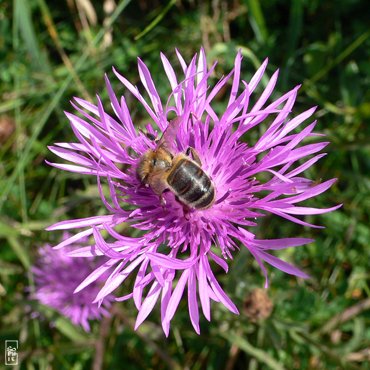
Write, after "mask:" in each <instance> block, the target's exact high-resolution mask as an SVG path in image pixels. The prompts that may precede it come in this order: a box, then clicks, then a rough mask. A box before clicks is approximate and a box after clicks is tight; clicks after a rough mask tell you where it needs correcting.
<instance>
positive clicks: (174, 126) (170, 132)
mask: <svg viewBox="0 0 370 370" xmlns="http://www.w3.org/2000/svg"><path fill="white" fill-rule="evenodd" d="M180 124H181V117H176V118H174V119H173V120H171V121H170V122H169V123H168V126H167V128H166V129H165V130H164V132H163V135H162V137H161V138H160V139H159V141H158V147H160V146H164V147H165V148H166V149H168V150H169V151H170V152H171V153H174V152H176V149H177V146H176V134H177V131H178V129H179V127H180Z"/></svg>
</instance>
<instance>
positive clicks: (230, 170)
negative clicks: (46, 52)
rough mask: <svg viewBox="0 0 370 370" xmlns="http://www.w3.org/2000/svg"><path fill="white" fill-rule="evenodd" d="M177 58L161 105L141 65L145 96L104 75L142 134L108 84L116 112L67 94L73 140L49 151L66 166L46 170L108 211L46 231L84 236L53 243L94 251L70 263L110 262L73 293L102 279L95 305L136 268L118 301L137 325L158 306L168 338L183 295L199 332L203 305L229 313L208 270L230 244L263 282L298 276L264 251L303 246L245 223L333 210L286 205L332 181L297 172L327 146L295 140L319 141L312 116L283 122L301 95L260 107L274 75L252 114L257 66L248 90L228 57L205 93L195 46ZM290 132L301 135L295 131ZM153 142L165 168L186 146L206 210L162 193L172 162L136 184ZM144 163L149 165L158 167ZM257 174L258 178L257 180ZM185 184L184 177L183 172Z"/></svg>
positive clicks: (223, 260) (223, 262) (207, 72)
mask: <svg viewBox="0 0 370 370" xmlns="http://www.w3.org/2000/svg"><path fill="white" fill-rule="evenodd" d="M177 57H178V60H179V64H180V67H181V69H182V76H181V77H178V76H177V75H176V73H175V70H174V68H173V67H172V65H171V64H170V62H169V61H168V59H167V58H166V57H165V56H164V55H161V58H162V63H163V66H164V72H165V74H166V76H167V78H168V81H169V85H170V87H171V94H170V96H169V97H168V98H166V99H164V100H162V99H161V98H160V96H159V94H158V92H157V89H156V87H155V84H154V81H153V79H152V76H151V74H150V72H149V70H148V68H147V67H146V65H145V64H144V63H143V62H142V61H141V60H140V59H139V60H138V69H139V76H140V80H141V83H142V85H143V87H144V90H145V93H146V94H147V98H145V96H144V94H143V93H142V92H140V91H139V89H138V88H137V87H136V86H134V85H132V84H131V83H130V82H129V81H128V80H127V79H126V78H125V77H123V76H121V75H120V74H119V73H118V72H117V71H116V70H114V73H115V74H116V76H117V77H118V79H119V80H120V81H121V82H122V84H123V86H124V87H125V88H126V89H127V90H128V91H129V92H130V93H131V94H132V95H133V96H134V97H135V98H136V99H137V101H138V102H139V103H140V104H141V105H142V106H143V107H144V108H145V110H146V112H147V114H148V120H149V121H148V123H147V125H146V131H147V133H146V134H145V133H143V132H142V131H140V130H138V129H137V128H135V125H134V123H133V120H132V117H131V115H130V112H129V108H128V106H127V104H126V100H125V98H124V97H123V96H121V97H120V98H117V96H116V95H115V93H114V92H113V90H112V87H111V84H110V82H109V80H108V78H107V77H106V86H107V89H108V93H109V97H110V103H111V107H112V108H113V111H114V115H110V114H108V113H107V112H106V111H105V110H104V108H103V104H102V102H101V100H100V98H99V97H98V98H97V104H96V105H94V104H92V103H89V102H87V101H85V100H82V99H79V98H76V99H75V102H73V103H72V105H73V107H74V108H75V109H76V111H77V112H78V113H79V115H75V114H71V113H66V114H67V117H68V119H69V121H70V123H71V126H72V129H73V131H74V133H75V135H76V138H77V140H78V142H77V143H58V144H56V145H55V146H53V147H51V148H50V149H51V151H52V152H54V153H55V154H57V155H58V156H60V157H61V158H63V159H65V160H68V161H70V162H72V163H73V164H57V163H53V165H54V166H56V167H58V168H61V169H64V170H68V171H72V172H77V173H80V174H86V175H94V176H96V177H97V179H98V188H99V191H100V194H101V198H102V201H103V202H104V204H105V206H106V208H107V211H108V214H107V215H105V216H93V217H89V218H86V219H79V220H71V221H63V222H60V223H57V224H55V225H53V226H51V227H50V228H49V230H58V229H72V228H83V229H84V230H82V231H80V232H79V233H77V234H76V235H74V236H73V237H71V238H70V239H69V240H66V241H64V242H63V243H61V244H60V245H59V246H58V247H63V246H65V245H68V244H69V243H70V242H74V241H76V240H78V239H79V238H81V237H86V236H87V235H91V234H93V236H94V239H95V245H93V246H92V247H87V248H79V249H77V250H75V251H73V252H72V253H71V255H73V256H74V257H89V256H93V255H94V256H95V255H98V256H105V257H108V258H109V260H108V261H107V262H104V263H102V264H101V266H100V267H99V268H97V269H96V270H95V271H94V272H93V273H92V274H91V275H90V276H89V277H88V278H87V279H85V280H84V281H83V282H82V283H81V285H80V286H79V288H78V290H82V289H83V288H86V287H87V286H88V285H89V284H91V283H92V282H93V281H94V280H95V279H96V278H98V277H99V276H100V275H101V274H104V273H107V272H108V271H109V274H110V276H109V278H108V279H107V280H106V282H105V285H104V287H103V288H102V289H101V290H100V292H99V293H98V295H97V297H96V299H95V300H96V301H100V300H102V299H104V297H106V296H107V295H109V294H110V293H111V292H113V291H114V290H115V289H116V288H118V287H119V286H121V285H122V284H123V283H124V281H125V279H126V278H127V277H128V276H130V275H133V274H134V272H136V278H135V281H134V285H133V290H132V292H129V293H128V294H127V295H125V296H123V297H120V298H117V300H125V299H129V298H133V300H134V302H135V305H136V307H137V309H138V311H139V312H138V316H137V321H136V327H138V326H139V325H140V324H141V323H142V322H143V321H144V320H145V319H146V317H147V316H148V315H149V313H150V312H151V311H152V309H153V307H154V306H155V304H156V302H157V301H160V305H161V318H162V327H163V330H164V332H165V333H166V335H168V333H169V328H170V321H171V319H172V318H173V316H174V314H175V311H176V309H177V307H178V304H179V302H180V299H181V298H182V296H183V295H184V292H185V291H187V298H188V309H189V315H190V319H191V322H192V325H193V327H194V329H195V330H196V332H197V333H199V330H200V329H199V308H201V310H202V312H203V314H204V316H205V317H206V318H207V319H208V320H210V318H211V311H210V302H211V301H212V300H213V301H217V302H221V303H222V304H223V305H224V306H226V307H227V308H228V309H229V310H230V311H232V312H234V313H238V309H237V308H236V306H235V305H234V303H233V302H232V301H231V300H230V298H229V297H228V296H227V295H226V293H225V292H224V291H223V289H222V288H221V286H220V285H219V283H218V282H217V279H216V276H215V275H214V273H213V272H212V266H215V265H219V266H220V267H221V268H222V269H224V270H225V272H227V271H228V264H227V260H228V259H229V258H230V259H231V258H232V257H233V253H234V252H235V251H237V250H238V249H239V248H247V249H248V250H249V252H250V253H251V254H252V255H253V256H254V258H255V259H256V261H257V263H258V264H259V265H260V266H261V268H262V271H263V273H264V275H265V276H266V285H267V271H266V268H265V265H264V262H266V263H268V264H270V265H272V266H274V267H276V268H278V269H280V270H282V271H284V272H286V273H288V274H292V275H296V276H299V277H303V278H305V277H307V275H306V274H305V273H304V272H302V271H300V270H299V269H298V268H296V267H294V266H292V265H290V264H288V263H287V262H284V261H282V260H281V259H279V258H277V257H275V256H273V255H271V254H270V253H269V252H268V251H269V250H278V249H283V248H287V247H293V246H300V245H303V244H306V243H309V242H311V240H310V239H305V238H286V239H274V240H271V239H270V240H259V239H256V238H255V235H254V234H253V227H254V226H256V225H257V224H258V219H259V218H260V217H263V215H264V214H266V213H273V214H275V215H277V216H280V217H281V218H284V219H286V220H289V221H292V222H295V223H298V224H301V225H306V226H312V227H318V226H316V225H311V224H309V223H307V222H305V221H303V220H301V219H300V218H298V217H297V216H300V215H311V214H319V213H325V212H329V211H331V210H334V209H335V208H336V207H333V208H328V209H316V208H309V207H302V206H297V205H296V204H297V203H299V202H301V201H304V200H306V199H309V198H312V197H315V196H316V195H318V194H320V193H322V192H324V191H325V190H327V189H328V188H329V187H330V186H331V185H332V184H333V182H334V181H335V180H329V181H326V182H324V183H322V184H316V183H315V182H313V181H311V180H309V179H307V178H305V177H304V176H303V174H302V173H303V171H304V170H306V169H307V168H308V167H310V166H311V165H313V164H314V163H315V162H316V161H318V160H319V159H320V158H321V157H322V156H323V155H324V154H318V153H319V152H320V151H321V150H322V149H323V148H324V147H325V146H326V145H327V144H328V143H327V142H319V143H310V144H302V142H303V140H304V139H306V138H307V137H312V136H317V135H316V134H314V133H313V129H314V127H315V123H316V122H315V121H309V122H308V124H307V123H306V120H308V119H309V118H310V117H311V116H312V114H313V113H314V111H315V108H311V109H309V110H307V111H305V112H303V113H301V114H299V115H297V116H295V117H290V114H291V111H292V108H293V105H294V102H295V99H296V96H297V91H298V88H299V87H296V88H294V89H293V90H291V91H289V92H288V93H286V94H284V95H283V96H281V97H280V98H279V99H277V100H275V101H272V102H268V100H269V98H270V97H271V94H272V92H273V91H274V87H275V84H276V80H277V76H278V72H276V73H275V74H274V75H273V76H272V77H271V79H270V80H269V82H268V84H267V86H266V87H265V89H264V91H263V93H262V94H261V95H260V97H259V98H258V99H256V103H255V104H254V105H253V106H251V104H250V98H251V96H252V94H254V91H255V89H256V88H257V86H258V85H259V83H260V81H261V79H262V76H263V75H264V73H265V69H266V66H267V61H265V62H264V63H263V64H262V65H261V67H260V68H259V69H258V71H257V72H256V74H255V75H254V76H253V77H252V79H251V80H250V81H249V82H245V81H241V78H240V75H241V62H242V57H241V54H240V53H238V54H237V55H236V58H235V66H234V69H233V70H232V71H231V72H230V74H228V75H227V76H225V77H222V78H221V79H220V80H219V81H218V82H217V83H216V84H215V85H214V86H213V87H210V76H211V75H212V74H213V71H214V67H215V65H213V66H212V67H211V68H208V67H207V61H206V56H205V52H204V50H203V49H201V50H200V53H199V57H197V56H194V57H193V59H192V60H191V61H190V63H189V64H187V63H186V62H185V61H184V59H183V57H182V56H181V54H180V53H178V52H177ZM229 85H230V96H229V98H228V102H227V104H225V110H224V111H223V112H222V113H221V114H218V113H217V112H216V110H215V109H214V104H213V102H214V98H215V97H216V96H217V94H218V93H219V92H220V90H221V89H223V90H224V88H225V87H227V86H229ZM171 116H172V117H171ZM170 117H171V118H170ZM174 117H175V118H174ZM173 118H174V119H173ZM266 120H269V122H270V121H272V123H271V124H270V126H269V127H268V128H267V129H266V131H265V132H264V133H263V135H262V136H261V137H260V138H259V140H257V142H254V143H252V142H249V141H248V138H249V136H248V133H249V131H250V130H251V129H253V128H255V127H256V126H258V125H260V124H261V123H263V122H265V121H266ZM300 125H304V128H303V129H301V130H300V131H298V132H296V130H295V129H296V128H297V127H298V126H300ZM162 145H164V147H165V149H166V150H167V151H168V152H170V153H171V156H172V158H173V163H172V165H173V164H174V162H175V160H176V158H178V156H179V155H186V153H189V156H188V158H189V160H191V161H192V162H197V159H196V158H194V157H195V156H194V155H192V154H190V152H189V151H188V148H193V149H194V153H196V156H199V167H200V168H201V170H202V171H203V172H204V174H205V175H206V176H207V177H208V178H209V179H210V180H211V181H212V184H213V186H214V189H215V198H214V202H213V203H212V204H211V205H210V207H208V208H205V209H198V208H197V207H196V206H192V204H191V205H190V206H189V204H187V202H186V201H184V199H183V198H181V196H180V193H181V191H179V190H177V191H174V189H173V187H172V188H171V187H170V186H167V189H165V188H166V185H168V184H169V181H170V180H168V179H169V178H168V177H166V176H168V174H169V173H170V172H171V168H170V167H171V166H167V165H168V163H170V162H171V161H170V160H169V161H168V163H167V162H163V163H162V164H163V169H162V172H161V171H159V172H158V173H153V171H152V172H151V176H152V177H151V178H150V180H149V181H140V180H139V179H138V176H137V170H138V166H139V163H141V161H142V159H141V158H142V157H143V156H145V155H148V153H156V154H158V148H159V147H161V148H162ZM148 151H149V152H148ZM153 160H154V162H152V165H153V164H154V163H156V162H155V159H153ZM160 164H161V163H159V164H158V163H157V165H160ZM123 168H124V170H123ZM166 171H167V172H166ZM261 174H263V177H262V179H259V177H260V175H261ZM199 176H200V175H199V174H198V175H197V176H195V177H199ZM163 177H164V178H165V179H167V180H163ZM102 179H105V180H106V181H107V183H108V186H109V190H110V196H109V199H107V198H106V197H105V196H104V195H103V191H102V185H101V181H102ZM186 179H187V180H186V181H188V180H189V176H187V177H186ZM166 181H167V182H166ZM194 181H195V180H194ZM193 186H197V187H198V188H197V189H198V192H200V193H202V192H203V193H204V192H205V191H206V190H207V189H204V183H202V182H201V181H200V182H199V181H198V183H197V185H194V184H192V183H191V182H189V181H188V182H187V183H186V187H187V190H186V189H185V190H183V191H184V192H187V191H188V189H189V187H193ZM202 187H203V188H202ZM168 188H169V189H168ZM201 189H203V190H201ZM162 190H164V191H163V193H162ZM198 195H199V194H198ZM123 222H125V223H129V224H130V226H131V227H132V228H133V229H136V230H138V231H139V232H138V233H136V234H138V235H139V236H136V237H128V236H124V235H121V234H119V233H118V232H117V231H116V229H115V227H116V226H117V225H119V224H121V223H123ZM103 230H105V231H106V232H108V234H109V236H110V237H109V239H104V238H103V237H102V234H101V231H103ZM199 306H200V307H199Z"/></svg>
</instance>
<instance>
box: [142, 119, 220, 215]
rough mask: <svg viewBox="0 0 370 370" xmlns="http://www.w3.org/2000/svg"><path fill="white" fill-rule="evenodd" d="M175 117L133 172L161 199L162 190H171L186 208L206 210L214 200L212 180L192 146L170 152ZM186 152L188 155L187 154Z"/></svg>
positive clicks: (175, 125) (174, 140) (173, 140)
mask: <svg viewBox="0 0 370 370" xmlns="http://www.w3.org/2000/svg"><path fill="white" fill-rule="evenodd" d="M180 122H181V121H180V118H179V117H177V118H176V119H174V120H173V121H171V122H170V123H169V125H168V128H167V129H166V130H165V132H164V133H163V135H162V138H161V139H160V140H159V142H158V145H157V147H156V149H154V150H153V149H149V150H148V151H146V152H145V153H144V154H143V156H142V157H141V158H140V160H139V163H138V166H137V169H136V174H137V177H138V179H139V180H140V182H141V183H142V184H143V185H146V186H150V187H151V188H152V190H153V191H154V193H156V194H157V195H158V196H159V197H160V198H161V202H162V203H163V202H164V199H163V192H165V191H168V190H169V191H171V192H172V193H173V194H174V195H175V196H176V199H177V200H178V201H179V202H180V203H182V204H183V205H185V206H186V207H188V208H193V209H198V210H200V209H207V208H209V207H211V206H212V204H213V203H214V201H215V195H216V190H215V187H214V185H213V182H212V180H211V179H210V178H209V176H208V175H207V174H206V173H205V172H204V171H203V169H202V162H201V160H200V158H199V156H198V154H197V152H196V151H195V149H194V148H192V147H189V148H188V149H187V150H186V152H185V153H182V152H180V153H177V154H174V143H175V142H176V138H175V136H176V132H177V128H178V126H179V124H180ZM190 154H191V156H192V158H191V157H190Z"/></svg>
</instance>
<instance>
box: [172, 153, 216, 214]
mask: <svg viewBox="0 0 370 370" xmlns="http://www.w3.org/2000/svg"><path fill="white" fill-rule="evenodd" d="M167 182H168V185H169V186H170V187H171V188H172V190H173V192H174V193H175V195H177V197H178V198H179V200H180V201H181V202H182V203H184V204H186V205H187V206H189V207H192V208H196V209H205V208H208V207H210V206H211V205H212V203H213V201H214V197H215V189H214V186H213V184H212V181H211V180H210V178H209V177H208V176H207V175H206V173H205V172H204V171H203V170H202V168H201V167H199V166H198V165H197V164H195V163H194V162H192V161H190V160H187V159H185V158H184V159H181V160H179V162H178V163H177V164H176V165H175V168H173V170H172V172H171V173H170V175H169V176H168V178H167Z"/></svg>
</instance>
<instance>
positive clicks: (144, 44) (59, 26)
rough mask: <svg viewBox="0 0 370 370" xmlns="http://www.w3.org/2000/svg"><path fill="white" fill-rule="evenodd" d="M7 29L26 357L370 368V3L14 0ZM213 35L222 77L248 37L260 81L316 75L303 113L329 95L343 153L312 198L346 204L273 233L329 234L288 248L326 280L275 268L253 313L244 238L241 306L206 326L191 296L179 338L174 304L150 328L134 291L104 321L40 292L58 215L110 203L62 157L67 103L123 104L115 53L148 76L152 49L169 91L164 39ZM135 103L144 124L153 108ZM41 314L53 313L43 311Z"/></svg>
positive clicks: (87, 362) (4, 228) (16, 335)
mask: <svg viewBox="0 0 370 370" xmlns="http://www.w3.org/2000/svg"><path fill="white" fill-rule="evenodd" d="M51 4H52V5H51ZM0 29H1V32H0V81H1V83H0V96H1V99H0V143H1V147H0V207H1V213H0V240H1V251H0V253H1V259H0V307H1V308H0V341H1V343H2V346H3V343H4V341H5V339H18V340H19V343H20V360H21V361H20V363H21V366H20V368H22V369H50V368H53V369H85V368H93V369H99V368H106V369H118V368H124V369H168V368H171V369H192V370H193V369H209V370H212V369H227V370H231V369H250V370H254V369H338V368H342V369H369V368H370V365H369V362H370V350H369V348H370V329H369V327H370V325H369V322H370V314H369V309H370V298H369V278H370V272H369V260H370V255H369V254H370V253H369V241H370V228H369V225H370V222H369V213H370V179H369V176H368V175H369V173H370V159H369V158H370V146H369V143H370V135H369V125H370V89H369V86H370V83H369V80H370V62H369V61H370V30H369V19H368V2H367V1H365V0H346V1H345V0H341V1H334V0H329V1H318V0H311V1H308V0H290V1H282V0H271V1H264V2H263V1H259V0H244V1H243V0H231V1H225V0H213V1H196V0H190V1H180V0H178V1H176V0H169V1H166V2H162V1H158V0H154V1H145V0H139V1H129V0H124V1H119V0H115V1H114V0H104V1H96V0H84V1H82V0H62V1H58V2H47V1H45V0H14V1H12V2H10V1H2V2H0ZM201 45H203V46H204V47H205V49H206V51H207V54H208V56H209V58H210V61H212V60H215V59H218V60H219V65H218V67H217V75H218V76H221V75H222V74H223V73H226V72H228V71H229V70H230V69H231V68H232V65H233V60H234V57H235V54H236V52H237V50H238V49H241V50H242V52H243V55H244V64H243V78H244V79H246V80H247V81H248V79H249V78H250V76H251V75H252V74H253V73H254V71H255V69H256V68H257V67H258V66H259V65H260V63H261V62H262V61H263V60H264V59H265V58H266V57H268V58H269V61H270V63H269V66H268V74H270V75H271V74H272V73H273V71H274V70H275V69H276V68H278V67H279V68H280V71H281V72H280V79H279V82H278V86H277V89H276V93H277V94H281V93H283V92H285V91H286V90H287V89H290V88H292V87H294V86H295V85H297V84H302V88H301V90H300V95H299V98H298V102H297V104H296V107H295V109H296V112H299V111H302V110H304V109H306V108H307V107H310V106H313V105H317V106H318V107H319V109H318V111H317V113H316V118H317V119H318V121H319V123H318V130H317V131H320V132H323V133H325V134H326V135H327V137H328V139H329V140H330V141H331V145H330V146H329V148H328V152H329V155H328V156H326V157H325V158H323V159H322V160H321V161H320V162H319V163H318V164H316V165H315V168H314V169H311V170H310V171H309V176H310V177H311V178H313V179H317V180H320V179H323V180H324V179H329V178H333V177H336V178H338V179H339V181H338V183H337V184H336V185H335V186H334V187H333V188H332V189H331V190H330V191H328V192H327V193H326V194H324V195H321V196H320V197H319V198H318V199H317V200H315V201H312V202H311V203H310V204H314V205H315V206H319V207H329V206H332V205H334V204H337V203H343V207H342V208H341V209H340V210H338V211H336V212H333V213H330V214H327V215H324V216H319V217H316V216H315V217H311V218H310V221H313V222H315V223H319V224H322V225H324V226H326V228H325V229H323V230H321V229H319V230H316V229H315V230H312V229H304V228H302V227H299V226H297V225H293V224H290V223H288V222H285V221H283V220H281V219H279V218H277V217H266V218H265V219H264V222H263V224H262V225H261V227H260V229H259V232H258V234H259V236H260V237H264V238H276V237H289V236H298V235H299V236H305V237H314V238H315V239H316V242H315V243H313V244H311V245H309V246H306V247H301V248H298V249H294V250H287V251H284V252H280V253H279V256H280V257H282V258H284V259H286V260H289V261H291V262H293V263H295V264H297V265H299V266H302V267H303V268H304V269H305V271H307V272H308V273H310V274H311V276H312V278H311V279H310V280H307V281H300V280H297V279H295V278H292V277H290V276H288V275H284V274H283V273H281V272H280V271H277V270H274V269H273V268H270V269H269V270H270V281H271V288H270V289H269V290H268V294H269V297H270V299H271V300H272V303H273V312H272V314H271V316H270V317H269V318H266V319H260V320H257V321H256V322H253V321H251V320H250V319H249V318H248V317H247V315H246V310H244V309H243V305H244V303H245V301H246V299H247V296H248V295H249V294H250V292H251V291H252V289H254V288H256V287H262V286H263V277H262V275H261V273H260V271H259V269H258V268H257V266H256V265H255V263H254V261H253V258H251V256H249V255H248V254H247V253H246V252H245V251H241V252H240V253H239V254H237V255H236V257H235V260H234V261H231V262H230V265H231V266H230V272H229V274H228V275H226V276H223V277H222V283H223V286H224V287H225V290H226V291H227V292H228V294H230V296H231V297H232V299H233V300H234V301H235V303H236V304H237V305H238V307H239V308H240V311H241V314H240V316H235V315H233V314H231V313H229V312H226V310H225V309H224V308H223V307H221V305H213V306H212V322H211V323H208V322H207V321H206V320H205V319H204V318H203V321H202V322H201V330H202V332H201V335H200V336H198V335H197V334H195V333H194V332H193V329H192V327H191V325H190V322H189V318H188V313H187V307H186V305H185V302H183V303H182V305H180V309H179V310H178V313H177V314H176V316H175V318H174V320H173V324H172V331H171V334H170V337H169V338H168V339H164V335H163V333H162V330H161V328H160V324H159V322H160V315H159V312H158V310H157V311H156V312H155V314H152V315H151V316H150V317H149V319H148V320H147V321H146V323H144V324H143V325H142V326H141V327H140V329H139V330H138V331H137V332H135V331H134V330H133V322H134V320H135V315H136V311H135V309H134V306H133V304H132V303H130V302H125V303H119V304H117V305H115V306H114V308H113V316H112V318H109V319H104V320H103V321H102V322H96V323H94V325H93V331H92V333H90V334H86V333H83V332H82V331H81V330H80V329H79V328H76V327H74V326H73V325H72V324H71V323H69V321H68V320H66V319H64V318H62V317H58V315H57V314H56V313H54V312H51V311H49V310H47V309H46V308H45V307H40V306H39V305H37V304H36V303H35V302H30V301H29V300H28V298H27V297H28V296H27V291H28V290H29V288H28V287H31V289H32V286H33V278H32V274H31V272H30V266H31V265H32V263H33V261H34V259H35V256H36V251H37V248H38V246H40V245H42V244H44V243H46V242H50V243H53V242H55V241H56V240H57V238H58V237H60V235H56V234H57V233H47V232H45V231H44V228H45V227H46V226H48V225H50V224H52V223H53V222H56V221H59V220H61V219H66V218H77V217H84V216H89V215H94V214H97V213H104V208H103V206H102V204H101V202H100V201H99V196H98V193H97V190H96V186H95V179H93V178H87V177H86V178H85V177H81V176H77V175H73V174H70V173H66V172H64V171H59V170H56V169H54V168H51V167H49V166H47V165H46V164H45V162H44V161H45V159H48V158H49V159H53V160H55V158H53V156H52V155H51V153H50V152H49V151H48V149H47V145H50V144H52V143H54V142H56V141H73V133H72V130H71V129H70V127H69V124H68V121H67V119H66V117H65V116H64V114H63V111H64V110H71V107H70V105H69V100H70V99H71V98H72V97H73V96H80V97H83V98H85V99H89V100H93V99H95V94H96V93H99V94H100V95H101V96H102V98H103V101H105V102H106V103H107V93H106V91H105V88H104V80H103V74H104V73H107V74H108V75H109V76H111V77H112V72H111V66H116V67H117V68H118V70H119V71H120V72H121V73H122V74H124V75H125V76H126V77H127V78H128V79H129V80H131V81H132V82H133V83H137V81H138V72H137V68H136V58H137V57H138V56H140V57H141V58H142V59H143V60H144V61H145V62H146V63H147V65H148V66H149V68H150V70H151V71H152V73H153V75H154V78H155V81H156V83H157V86H158V89H159V91H160V92H161V93H162V94H167V93H168V86H167V85H166V84H165V83H164V80H165V79H163V76H164V75H163V70H162V66H161V64H160V58H159V52H160V51H162V52H164V53H165V54H166V55H167V56H168V57H169V58H170V59H172V60H174V55H175V53H174V49H175V48H178V49H179V50H180V51H181V52H182V53H183V55H184V56H185V57H187V58H190V57H191V56H192V55H193V54H194V53H195V52H197V51H198V50H199V47H200V46H201ZM112 82H113V84H114V87H115V89H116V92H117V93H118V94H123V93H124V91H123V88H122V86H120V85H119V84H118V83H117V80H116V79H114V78H112ZM163 96H166V95H163ZM129 105H130V101H129ZM220 105H221V106H222V101H220ZM131 107H132V109H133V112H134V115H135V117H136V119H137V121H138V122H140V120H141V118H142V117H141V112H140V111H139V110H138V109H137V108H136V105H135V104H132V105H131ZM253 139H255V138H254V137H251V141H253ZM221 276H222V274H221V275H220V277H221ZM32 312H41V313H42V317H44V319H43V320H37V319H32V318H33V316H32V315H31V314H32ZM1 348H2V349H1V351H0V353H1V354H0V361H1V362H0V363H1V364H3V363H4V362H3V358H2V357H1V356H3V353H4V351H3V349H4V348H3V347H1Z"/></svg>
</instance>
